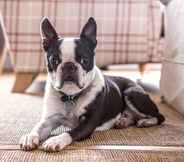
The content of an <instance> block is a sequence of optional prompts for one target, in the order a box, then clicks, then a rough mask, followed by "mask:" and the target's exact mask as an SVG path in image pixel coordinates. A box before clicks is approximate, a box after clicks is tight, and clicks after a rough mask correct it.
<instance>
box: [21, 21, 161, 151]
mask: <svg viewBox="0 0 184 162" xmlns="http://www.w3.org/2000/svg"><path fill="white" fill-rule="evenodd" d="M41 36H42V40H43V49H44V51H45V60H46V65H47V71H48V78H47V83H46V88H45V95H44V110H43V114H42V117H41V120H40V122H39V123H38V124H36V126H35V127H34V128H33V129H32V131H31V132H30V133H29V134H27V135H24V136H23V137H22V138H21V139H20V147H21V149H23V150H26V151H29V150H33V149H36V148H37V147H38V146H39V145H41V146H42V148H43V150H45V151H49V152H53V151H60V150H62V149H63V148H65V147H66V146H67V145H70V144H71V143H72V142H74V141H79V140H83V139H86V138H88V137H89V136H90V135H91V134H92V133H93V132H94V131H103V130H108V129H110V128H113V127H116V128H126V127H128V126H130V125H136V126H137V127H150V126H153V125H159V124H161V123H162V122H163V121H164V120H165V119H164V116H163V115H162V114H160V113H159V111H158V108H157V106H156V105H155V104H154V103H153V101H152V100H151V98H150V97H149V96H148V94H146V93H145V91H144V90H143V89H142V88H141V87H140V86H139V85H137V84H136V83H134V82H133V81H131V80H129V79H126V78H123V77H112V76H104V75H103V74H102V73H101V71H100V70H99V68H98V67H97V66H96V64H95V47H96V45H97V38H96V37H97V25H96V22H95V20H94V18H92V17H91V18H89V20H88V21H87V23H86V24H85V26H84V27H83V29H82V32H81V33H80V36H79V38H62V37H60V36H59V35H58V34H57V32H56V30H55V29H54V27H53V25H52V24H51V23H50V21H49V20H48V18H44V19H43V20H42V22H41ZM61 125H62V126H65V127H69V128H70V129H69V131H66V132H64V133H62V134H60V135H57V136H53V137H50V138H49V135H50V134H51V131H52V130H54V129H56V128H57V127H59V126H61Z"/></svg>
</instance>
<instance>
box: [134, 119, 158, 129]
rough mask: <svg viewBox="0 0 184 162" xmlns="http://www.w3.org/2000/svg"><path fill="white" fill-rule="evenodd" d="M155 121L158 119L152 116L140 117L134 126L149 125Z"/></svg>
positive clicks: (154, 123) (155, 122)
mask: <svg viewBox="0 0 184 162" xmlns="http://www.w3.org/2000/svg"><path fill="white" fill-rule="evenodd" d="M157 123H158V119H157V118H154V117H153V118H149V119H140V120H139V121H137V123H136V126H137V127H139V128H142V127H151V126H154V125H157Z"/></svg>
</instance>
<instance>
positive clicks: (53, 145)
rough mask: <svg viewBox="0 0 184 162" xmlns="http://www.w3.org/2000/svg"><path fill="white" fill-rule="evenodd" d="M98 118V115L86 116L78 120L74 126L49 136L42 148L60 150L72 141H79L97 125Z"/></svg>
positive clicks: (88, 134)
mask: <svg viewBox="0 0 184 162" xmlns="http://www.w3.org/2000/svg"><path fill="white" fill-rule="evenodd" d="M98 119H99V118H98V116H95V117H90V118H87V119H85V120H83V121H82V122H80V124H79V125H78V126H77V127H76V128H74V129H72V130H70V131H68V132H65V133H62V134H61V135H58V136H54V137H51V138H49V139H48V140H46V141H45V142H44V143H43V145H42V146H43V149H44V150H45V151H48V152H54V151H60V150H62V149H63V148H65V147H66V146H67V145H70V144H71V143H72V142H73V141H79V140H82V139H85V138H87V137H89V136H90V135H91V134H92V133H93V131H94V130H95V128H96V127H97V125H98V121H99V120H98Z"/></svg>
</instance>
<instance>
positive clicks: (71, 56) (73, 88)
mask: <svg viewBox="0 0 184 162" xmlns="http://www.w3.org/2000/svg"><path fill="white" fill-rule="evenodd" d="M75 39H77V38H65V39H64V40H63V42H62V43H61V46H60V51H61V55H60V59H61V60H62V63H61V64H60V65H58V67H57V71H56V73H55V72H52V73H51V74H50V75H51V78H52V84H53V86H54V88H55V89H56V90H58V91H62V92H64V93H65V94H67V95H75V94H77V93H79V92H81V91H82V89H80V88H79V87H78V86H77V85H76V84H75V83H72V82H71V83H65V84H64V85H63V87H62V88H61V89H57V87H60V84H61V81H62V75H61V74H62V67H63V66H64V64H65V63H66V62H72V63H74V64H75V66H76V67H77V69H78V78H79V85H80V87H83V89H85V88H86V87H88V86H89V84H91V81H92V80H93V79H94V77H95V71H96V70H95V68H93V69H92V70H91V71H89V72H86V71H85V70H84V69H83V68H82V66H81V65H80V64H79V63H78V62H77V61H76V60H75V48H76V44H75V42H74V41H75Z"/></svg>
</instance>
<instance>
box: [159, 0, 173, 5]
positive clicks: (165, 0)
mask: <svg viewBox="0 0 184 162" xmlns="http://www.w3.org/2000/svg"><path fill="white" fill-rule="evenodd" d="M160 1H161V2H162V3H163V4H164V5H168V4H169V2H170V1H171V0H160Z"/></svg>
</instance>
